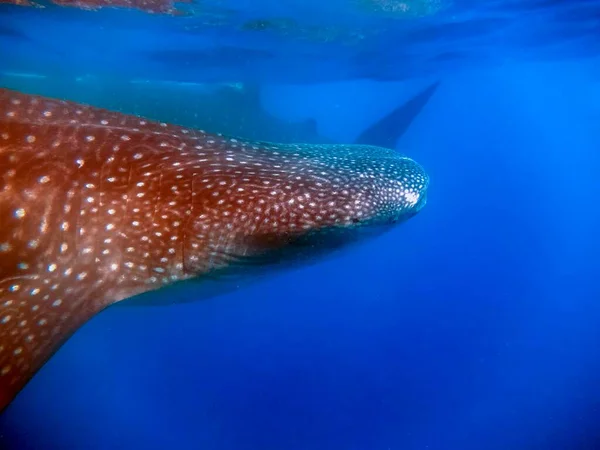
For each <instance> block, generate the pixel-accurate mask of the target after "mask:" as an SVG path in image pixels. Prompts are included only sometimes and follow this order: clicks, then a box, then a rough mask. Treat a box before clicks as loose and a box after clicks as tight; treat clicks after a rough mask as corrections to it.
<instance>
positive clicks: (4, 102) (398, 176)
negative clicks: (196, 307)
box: [0, 89, 428, 410]
mask: <svg viewBox="0 0 600 450" xmlns="http://www.w3.org/2000/svg"><path fill="white" fill-rule="evenodd" d="M427 186H428V177H427V174H426V173H425V172H424V170H423V169H422V168H421V166H419V165H418V164H417V163H416V162H415V161H413V160H412V159H410V158H408V157H406V156H403V155H401V154H400V153H398V152H396V151H394V150H392V149H388V148H382V147H375V146H368V145H335V144H333V145H319V144H274V143H270V142H260V141H247V140H242V139H236V138H231V137H224V136H222V135H218V134H209V133H206V132H204V131H200V130H196V129H190V128H185V127H182V126H176V125H170V124H167V123H161V122H156V121H151V120H148V119H145V118H142V117H139V116H134V115H125V114H122V113H118V112H113V111H109V110H105V109H99V108H96V107H92V106H88V105H83V104H78V103H74V102H70V101H63V100H58V99H52V98H47V97H41V96H37V95H28V94H24V93H21V92H18V91H14V90H8V89H0V410H1V409H4V408H5V407H6V406H7V405H8V404H9V403H10V402H11V401H12V400H13V399H14V397H15V396H16V395H17V394H18V392H19V391H20V390H21V389H22V388H23V386H24V385H25V384H26V383H27V382H28V380H29V379H30V378H31V377H32V376H33V375H34V374H35V373H36V372H37V370H39V368H40V367H41V366H42V365H43V364H44V363H45V361H47V360H48V358H50V357H51V356H52V354H53V353H54V352H55V351H56V350H57V349H58V348H59V347H60V346H61V344H62V343H63V342H65V340H66V339H68V338H69V336H70V335H71V334H72V333H73V332H75V331H76V330H77V329H78V328H79V327H80V326H81V325H82V324H83V323H84V322H86V321H87V320H89V319H90V318H91V317H92V316H94V315H95V314H96V313H98V312H99V311H101V310H102V309H104V308H106V307H107V306H109V305H111V304H114V303H117V302H120V301H122V300H125V299H130V298H132V297H135V296H137V295H138V294H142V293H144V292H149V291H153V290H157V289H160V288H162V287H165V286H169V285H172V284H174V283H178V282H181V281H183V280H188V279H198V280H199V281H200V282H202V280H203V279H206V280H210V279H218V278H221V277H228V276H231V275H235V276H250V277H252V276H254V275H255V274H257V273H265V272H269V271H270V270H272V269H274V268H277V267H284V266H286V265H289V264H290V263H294V262H299V261H300V262H303V261H307V260H310V259H313V258H315V257H317V256H319V255H322V254H327V253H328V252H330V251H333V250H335V249H339V248H344V247H346V246H347V245H349V244H351V243H353V242H357V241H361V240H363V239H365V238H366V237H368V236H371V235H375V234H379V233H381V232H384V231H385V230H388V229H389V228H391V227H392V226H393V225H394V224H397V223H399V222H402V221H404V220H407V219H408V218H410V217H412V216H414V215H415V214H416V213H417V212H418V211H419V210H420V209H421V208H422V207H423V206H424V204H425V202H426V192H427ZM131 301H133V302H135V298H133V299H132V300H131Z"/></svg>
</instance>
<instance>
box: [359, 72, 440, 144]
mask: <svg viewBox="0 0 600 450" xmlns="http://www.w3.org/2000/svg"><path fill="white" fill-rule="evenodd" d="M439 85H440V82H439V81H436V82H435V83H433V84H431V85H429V86H428V87H427V88H425V89H424V90H422V91H421V92H419V93H418V94H417V95H415V96H414V97H412V98H411V99H410V100H408V101H407V102H406V103H404V104H402V105H401V106H399V107H397V108H396V109H394V110H393V111H392V112H390V113H389V114H388V115H386V116H384V117H383V118H382V119H381V120H378V121H377V122H376V123H375V124H373V125H371V126H370V127H369V128H367V129H366V130H365V131H363V132H362V133H361V135H360V136H359V137H358V138H357V139H356V141H355V144H365V145H375V146H378V147H387V148H395V147H396V143H397V142H398V139H400V138H401V137H402V136H403V135H404V133H405V132H406V130H408V128H409V127H410V125H411V124H412V123H413V121H414V120H415V119H416V117H417V116H418V115H419V113H420V112H421V111H422V110H423V108H424V107H425V105H427V103H428V102H429V99H430V98H431V96H432V95H433V94H434V93H435V91H436V90H437V88H438V86H439Z"/></svg>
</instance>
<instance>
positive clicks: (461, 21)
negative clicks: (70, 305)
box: [0, 0, 600, 450]
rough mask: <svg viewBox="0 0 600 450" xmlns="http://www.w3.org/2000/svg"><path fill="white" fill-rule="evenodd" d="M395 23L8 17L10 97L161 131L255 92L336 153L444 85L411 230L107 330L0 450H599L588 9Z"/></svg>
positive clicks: (369, 5)
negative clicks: (215, 99)
mask: <svg viewBox="0 0 600 450" xmlns="http://www.w3.org/2000/svg"><path fill="white" fill-rule="evenodd" d="M392 3H393V2H387V3H386V5H390V4H392ZM400 3H402V2H396V4H400ZM404 3H405V4H407V5H412V6H413V9H410V8H409V9H408V12H406V11H404V8H398V7H397V8H392V7H389V6H385V7H383V6H381V5H382V2H375V1H373V2H369V1H366V0H365V1H364V2H354V3H353V2H342V1H341V0H336V1H332V2H328V3H327V4H320V3H319V2H314V3H312V2H298V1H289V2H272V1H268V0H261V1H259V2H243V1H241V0H240V1H234V0H231V1H227V2H225V1H222V2H203V3H198V4H191V5H184V6H183V8H185V9H186V11H191V12H193V14H192V15H189V16H180V17H173V16H169V15H152V14H147V13H144V12H141V11H132V10H124V9H102V10H100V11H94V12H92V11H85V10H81V9H78V8H63V7H57V6H53V5H50V4H47V5H45V6H46V8H43V9H41V8H24V7H19V6H14V5H1V6H0V72H1V75H0V83H1V86H7V87H11V88H16V89H22V90H25V91H30V92H36V93H37V92H39V93H43V94H44V95H50V96H52V95H54V96H58V97H61V98H69V99H73V100H78V101H84V100H85V101H87V102H91V103H94V104H98V105H102V104H106V103H110V104H111V106H112V107H113V108H119V103H120V104H121V109H122V110H123V111H124V112H138V113H139V112H140V111H143V112H144V113H145V114H148V115H154V116H156V117H157V118H161V119H162V120H167V119H169V115H171V117H172V120H173V121H184V120H185V121H189V122H193V120H194V114H195V113H196V112H195V110H194V108H196V107H197V105H194V104H193V103H194V102H193V96H192V95H191V94H190V92H195V90H197V89H200V88H201V86H202V83H215V82H220V83H249V82H252V83H257V84H259V85H260V87H261V97H260V99H261V102H262V105H263V106H264V108H265V109H266V110H268V111H269V112H270V113H271V114H272V115H273V116H275V117H278V118H279V119H280V120H287V121H299V120H304V119H309V118H312V119H314V120H315V121H316V123H317V127H318V130H319V132H320V134H322V135H323V136H326V137H328V138H330V139H332V140H336V141H339V142H346V141H351V140H352V139H354V138H355V137H356V136H357V135H358V134H359V133H360V132H361V130H363V129H364V128H366V127H367V126H368V125H369V124H371V123H372V122H373V121H375V120H377V119H378V118H379V117H380V116H381V115H383V114H385V113H386V112H387V111H389V109H391V108H392V107H393V106H394V105H396V104H397V103H399V102H402V101H403V100H405V99H407V98H409V97H410V96H411V95H413V94H414V93H415V92H416V91H418V90H419V89H421V88H422V87H423V86H425V85H427V84H429V83H431V82H432V81H440V86H439V88H438V89H437V91H436V93H435V95H434V96H433V97H432V98H431V100H430V101H429V103H428V104H427V105H426V107H425V108H424V109H423V111H422V112H421V113H420V114H419V116H418V117H417V118H416V119H415V121H414V123H413V124H412V125H411V127H410V128H409V130H408V132H407V133H406V134H405V135H404V136H403V137H402V138H401V140H400V141H399V142H398V148H399V149H401V150H402V151H403V152H405V153H406V154H408V155H409V156H411V157H413V158H415V159H416V160H417V161H419V163H421V164H422V165H423V166H424V167H425V168H426V170H427V172H428V173H429V175H430V177H431V185H430V188H429V197H428V198H429V199H428V204H427V206H426V207H425V208H424V209H423V211H422V212H420V213H419V214H418V215H417V216H415V217H414V218H412V219H411V220H409V221H408V222H406V223H405V224H402V225H401V226H400V227H398V228H397V229H396V230H394V231H393V232H391V233H390V234H388V235H385V236H382V237H380V238H378V239H376V240H373V241H371V242H367V243H365V244H364V245H362V246H361V247H359V248H356V249H354V250H352V251H351V252H348V253H346V254H344V255H341V256H339V257H331V258H327V259H325V260H323V261H322V262H319V263H318V264H315V265H311V266H307V267H299V268H296V269H294V270H292V271H289V272H286V273H283V274H276V275H273V276H272V277H269V278H267V279H266V280H264V281H261V282H259V283H257V284H255V285H252V286H249V287H245V288H243V289H240V290H238V291H236V292H234V293H229V294H224V295H221V296H218V297H214V298H211V299H209V300H202V301H197V302H194V301H191V302H185V303H181V304H174V305H170V306H160V307H158V306H157V307H151V306H139V307H133V306H132V307H128V308H124V307H122V308H119V307H114V308H109V309H107V310H105V311H104V312H102V313H101V314H99V315H98V316H96V317H94V318H93V319H92V320H91V321H89V322H88V323H87V324H86V325H85V326H84V327H83V328H81V329H80V330H79V331H78V332H77V333H76V334H75V335H74V336H72V337H71V339H70V340H69V341H68V342H67V343H66V344H65V345H64V346H63V347H62V348H61V349H60V351H59V352H58V353H57V354H56V355H55V356H54V357H53V358H52V359H51V360H50V361H49V362H48V363H47V364H46V365H45V366H44V367H43V368H42V370H41V371H40V372H39V373H38V374H37V375H36V376H35V377H34V379H33V380H32V381H31V382H30V383H29V384H28V386H27V387H26V388H25V389H24V390H23V391H22V392H21V394H20V395H19V396H18V397H17V399H16V400H15V401H14V402H13V403H12V404H11V405H10V406H9V408H8V409H7V410H6V411H5V412H4V413H3V414H2V415H1V416H0V447H1V448H6V449H11V450H12V449H19V450H21V449H23V450H25V449H50V450H54V449H61V450H63V449H94V450H96V449H97V450H100V449H102V450H104V449H125V448H127V449H130V448H143V449H152V450H153V449H165V448H178V449H203V450H213V449H214V450H255V449H256V450H271V449H273V450H280V449H285V450H305V449H306V450H321V449H327V450H398V449H400V450H421V449H435V450H438V449H439V450H534V449H535V450H537V449H541V450H583V449H586V450H588V449H591V450H594V449H598V448H600V431H599V430H600V427H598V422H599V421H600V410H599V408H600V405H599V404H600V386H599V384H598V379H599V377H600V353H599V351H598V345H597V343H598V340H599V338H600V326H599V325H600V304H599V303H598V299H600V284H599V283H598V278H599V276H600V272H599V269H598V264H597V263H596V259H597V258H596V255H598V254H599V253H600V239H599V238H598V230H599V229H600V208H598V198H599V196H600V182H599V181H598V179H599V178H598V173H599V169H600V152H599V151H598V147H599V143H600V126H599V123H600V81H598V80H599V79H600V65H599V62H598V58H597V55H598V36H597V33H596V32H595V31H594V30H595V29H596V27H597V25H598V12H600V3H598V2H594V1H584V0H580V1H578V2H575V1H570V2H566V1H559V0H554V1H545V0H544V1H541V0H523V1H519V2H517V1H510V0H495V1H491V0H490V1H477V2H474V1H469V0H462V1H461V0H455V1H454V2H452V3H450V2H448V3H431V2H430V3H426V2H421V3H418V2H413V3H410V2H404ZM398 10H400V11H398ZM257 30H258V31H257ZM133 82H135V83H142V82H143V83H146V85H145V86H146V87H147V89H151V90H152V92H153V96H152V103H149V102H146V103H144V99H145V98H147V97H144V98H142V97H139V98H136V99H135V100H134V101H132V100H131V99H130V98H127V95H128V93H131V95H132V96H133V95H134V93H135V92H136V91H135V89H134V88H133V87H132V86H135V84H134V83H133ZM184 83H185V84H184ZM173 86H176V88H174V87H173ZM173 89H177V90H178V91H177V92H183V94H177V95H174V94H173V92H174V91H173ZM86 96H87V97H86ZM190 99H192V100H190ZM162 105H168V108H169V110H165V109H162V110H161V108H162V107H163V106H162ZM182 111H183V112H182ZM177 114H180V116H177V117H176V115H177ZM186 125H188V126H189V125H191V123H186ZM157 295H160V293H159V294H157ZM179 295H182V296H193V291H190V292H189V293H187V294H186V292H182V293H179Z"/></svg>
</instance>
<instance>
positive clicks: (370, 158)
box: [186, 140, 428, 272]
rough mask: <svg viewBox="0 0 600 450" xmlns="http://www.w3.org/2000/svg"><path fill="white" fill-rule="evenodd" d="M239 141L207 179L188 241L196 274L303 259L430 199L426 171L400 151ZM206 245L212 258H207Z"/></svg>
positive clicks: (380, 227)
mask: <svg viewBox="0 0 600 450" xmlns="http://www.w3.org/2000/svg"><path fill="white" fill-rule="evenodd" d="M234 141H235V142H234V144H235V145H237V146H238V147H237V150H236V152H231V153H230V156H229V157H227V158H225V161H226V164H222V163H221V164H220V163H216V164H215V166H218V167H219V171H218V173H217V174H216V175H215V176H214V177H205V178H204V179H202V180H198V181H199V186H201V185H202V184H205V185H208V186H210V190H211V195H210V196H208V197H207V200H205V201H204V202H203V205H202V210H201V211H202V212H201V213H200V214H199V215H198V216H197V217H194V219H193V230H194V234H192V235H190V236H189V240H188V242H187V247H188V250H187V252H186V254H189V255H190V261H187V262H186V266H187V267H188V268H189V269H190V270H192V272H204V271H206V270H207V267H206V265H207V264H209V265H210V266H211V268H213V269H217V270H219V269H225V270H226V271H231V270H232V269H235V268H237V267H238V266H240V265H241V266H243V267H244V270H246V271H247V266H255V267H256V266H258V267H260V266H267V265H273V264H276V265H280V266H283V265H285V263H298V262H304V261H305V260H306V259H307V258H311V257H316V256H319V255H324V254H327V253H328V252H329V251H332V250H335V249H340V248H343V247H344V246H346V245H348V244H351V243H355V242H360V241H361V240H364V239H365V238H367V237H370V236H374V235H378V234H380V233H382V232H384V231H386V230H388V229H390V228H391V227H392V226H393V225H395V224H398V223H401V222H403V221H405V220H407V219H409V218H410V217H412V216H414V215H415V214H416V213H417V212H418V211H419V210H420V209H421V208H422V207H423V206H424V205H425V203H426V198H427V187H428V176H427V174H426V173H425V171H424V170H423V168H422V167H421V166H420V165H419V164H417V163H416V162H415V161H413V160H412V159H410V158H408V157H406V156H403V155H401V154H400V153H398V152H397V151H394V150H391V149H387V148H381V147H373V146H365V145H302V144H298V145H293V144H291V145H289V144H288V145H278V144H270V143H240V142H238V141H237V140H234ZM207 242H209V244H208V248H207V251H209V252H210V255H198V254H197V253H198V252H197V251H194V249H200V248H206V247H207V246H206V243H207ZM207 256H209V257H207ZM192 259H193V261H192ZM198 265H199V266H198Z"/></svg>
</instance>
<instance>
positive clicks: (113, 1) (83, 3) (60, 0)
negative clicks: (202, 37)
mask: <svg viewBox="0 0 600 450" xmlns="http://www.w3.org/2000/svg"><path fill="white" fill-rule="evenodd" d="M51 1H52V3H54V4H56V5H60V6H68V7H72V8H80V9H86V10H97V9H101V8H107V7H108V8H126V9H137V10H140V11H144V12H146V13H151V14H171V15H182V14H183V13H182V12H181V11H180V10H178V9H177V8H175V6H174V4H175V3H176V2H175V1H172V0H51ZM2 3H9V4H13V5H19V6H34V7H38V8H39V7H42V5H41V3H40V2H38V1H35V0H0V4H2ZM177 3H191V0H177Z"/></svg>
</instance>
